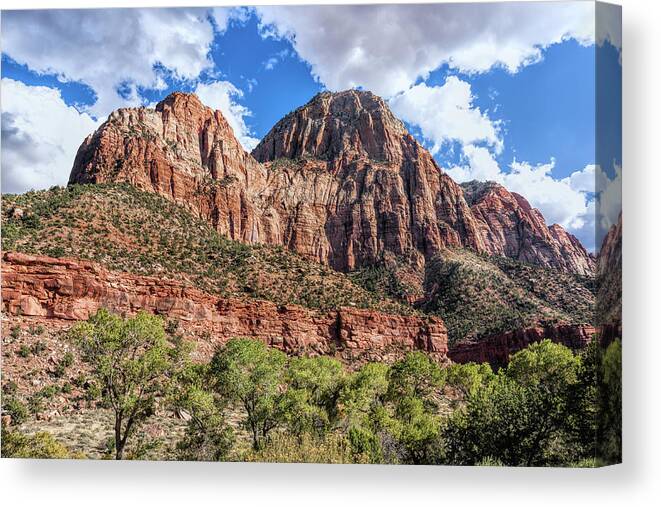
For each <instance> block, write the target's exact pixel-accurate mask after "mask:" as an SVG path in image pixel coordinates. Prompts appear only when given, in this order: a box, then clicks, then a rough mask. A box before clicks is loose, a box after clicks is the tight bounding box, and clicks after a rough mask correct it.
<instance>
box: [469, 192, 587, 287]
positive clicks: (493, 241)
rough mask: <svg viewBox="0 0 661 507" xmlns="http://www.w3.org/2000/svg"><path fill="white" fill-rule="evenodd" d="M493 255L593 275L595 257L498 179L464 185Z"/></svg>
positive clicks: (481, 233)
mask: <svg viewBox="0 0 661 507" xmlns="http://www.w3.org/2000/svg"><path fill="white" fill-rule="evenodd" d="M462 188H463V189H464V196H465V197H466V200H467V201H468V202H469V203H470V207H471V211H472V212H473V214H474V215H475V217H476V219H477V222H478V224H479V230H480V235H481V237H482V240H483V242H484V244H485V245H487V251H488V252H489V253H490V254H494V255H501V256H504V257H511V258H513V259H517V260H520V261H523V262H528V263H531V264H537V265H539V266H545V267H548V268H555V269H561V270H563V271H568V272H571V273H578V274H582V275H588V274H592V273H593V270H594V260H593V259H592V257H590V254H589V253H588V252H587V250H585V248H584V247H583V245H581V243H580V241H579V240H578V239H577V238H576V237H575V236H573V235H571V234H569V233H568V232H567V231H565V230H564V229H563V228H562V227H561V226H560V225H558V224H554V225H551V226H550V227H549V226H547V225H546V222H545V221H544V217H543V216H542V214H541V213H540V212H539V210H537V209H535V208H533V207H532V206H530V203H529V202H528V201H526V199H525V198H524V197H523V196H521V195H519V194H517V193H514V192H509V191H508V190H507V189H506V188H505V187H503V186H502V185H499V184H498V183H494V182H486V183H481V182H477V181H471V182H468V183H464V184H463V185H462Z"/></svg>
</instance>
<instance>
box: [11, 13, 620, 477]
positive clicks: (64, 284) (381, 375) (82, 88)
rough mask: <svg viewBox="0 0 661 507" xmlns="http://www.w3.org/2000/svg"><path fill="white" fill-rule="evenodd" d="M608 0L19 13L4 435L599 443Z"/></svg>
mask: <svg viewBox="0 0 661 507" xmlns="http://www.w3.org/2000/svg"><path fill="white" fill-rule="evenodd" d="M620 13H621V10H620V8H619V7H617V6H613V5H608V4H602V3H595V2H583V1H577V2H525V3H520V2H516V3H488V4H484V3H480V4H471V3H447V4H444V3H437V4H424V5H423V4H421V5H415V4H406V5H397V4H390V5H378V4H371V5H343V6H332V5H318V4H314V5H298V6H259V7H251V6H242V7H238V6H237V7H219V8H208V7H203V8H202V7H201V8H151V9H112V8H107V9H87V10H57V9H55V10H6V11H3V12H2V16H1V18H2V147H1V149H2V457H3V458H68V459H95V460H96V459H117V460H185V461H257V462H281V463H284V462H302V463H344V464H399V465H418V464H422V465H487V466H553V467H597V466H603V465H608V464H615V463H619V462H620V461H621V458H622V438H621V421H622V414H621V405H622V401H621V396H622V395H621V358H622V317H621V301H622V294H621V287H622V284H621V277H622V274H621V265H622V263H621V258H622V254H621V252H622V248H621V247H622V215H621V182H622V149H621V135H622V133H621V123H622V122H621V113H622V111H621V81H622V78H621V72H622V42H621V29H620V27H621V21H620Z"/></svg>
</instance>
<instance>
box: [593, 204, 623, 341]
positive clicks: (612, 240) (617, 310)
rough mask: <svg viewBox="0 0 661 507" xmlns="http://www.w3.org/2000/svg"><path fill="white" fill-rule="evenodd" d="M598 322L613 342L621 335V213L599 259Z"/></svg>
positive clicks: (610, 230) (611, 229)
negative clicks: (607, 331) (606, 330)
mask: <svg viewBox="0 0 661 507" xmlns="http://www.w3.org/2000/svg"><path fill="white" fill-rule="evenodd" d="M596 285H597V295H596V298H595V299H596V307H597V321H598V322H599V323H600V324H602V325H603V326H604V328H605V329H608V330H609V335H608V336H604V339H605V340H606V341H608V342H609V343H610V341H612V340H613V339H614V338H618V337H621V336H622V214H621V213H620V216H619V219H618V221H617V223H615V224H613V225H612V226H611V227H610V229H609V230H608V233H607V234H606V236H605V237H604V239H603V241H602V244H601V248H600V249H599V255H598V256H597V273H596Z"/></svg>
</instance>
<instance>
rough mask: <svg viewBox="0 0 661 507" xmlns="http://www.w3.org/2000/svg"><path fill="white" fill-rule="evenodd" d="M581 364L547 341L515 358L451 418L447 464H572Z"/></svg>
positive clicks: (447, 440)
mask: <svg viewBox="0 0 661 507" xmlns="http://www.w3.org/2000/svg"><path fill="white" fill-rule="evenodd" d="M580 365H581V361H580V358H579V357H578V356H575V355H574V354H572V352H571V351H570V350H569V349H567V348H566V347H564V346H562V345H558V344H554V343H551V342H550V341H548V340H545V341H542V342H540V343H535V344H532V345H530V346H529V347H528V348H527V349H524V350H522V351H520V352H518V353H516V354H515V355H514V356H513V357H512V359H511V361H510V363H509V365H508V367H507V369H506V370H501V371H500V372H499V374H498V375H496V376H495V377H494V378H493V379H492V380H491V381H490V382H489V383H488V384H487V385H486V386H485V387H483V388H481V389H477V390H476V391H474V392H473V393H472V394H470V395H469V396H468V402H467V406H466V408H465V410H459V411H457V412H455V413H454V414H453V415H452V416H451V417H450V419H449V421H448V423H447V425H446V428H445V430H444V437H445V441H446V446H447V452H448V458H449V461H450V462H451V463H454V464H466V465H473V464H476V463H478V462H480V460H482V459H484V458H485V457H490V458H492V459H496V460H499V461H500V462H502V463H503V464H505V465H513V466H533V465H553V464H560V463H563V462H566V461H570V460H572V459H574V458H575V457H576V456H575V455H574V454H573V451H572V445H571V444H570V435H571V427H569V422H570V417H569V416H570V415H571V413H572V409H573V405H572V403H571V401H572V399H573V398H572V397H573V394H574V392H575V388H576V387H577V385H578V383H579V371H580Z"/></svg>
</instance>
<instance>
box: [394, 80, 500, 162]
mask: <svg viewBox="0 0 661 507" xmlns="http://www.w3.org/2000/svg"><path fill="white" fill-rule="evenodd" d="M389 104H390V107H391V108H392V110H393V111H394V113H395V114H396V115H397V116H399V117H400V118H401V119H403V120H404V121H406V122H408V123H410V124H413V125H417V126H418V127H420V128H421V129H422V132H423V134H424V137H426V138H427V139H429V140H431V141H432V142H433V143H434V146H433V148H432V150H431V151H432V153H436V152H437V151H438V150H439V149H440V148H441V146H442V145H443V144H444V143H445V142H447V141H459V142H460V143H461V144H462V145H468V144H474V143H477V142H480V141H483V142H485V143H487V144H488V145H490V146H493V147H494V148H495V149H496V152H498V153H499V152H500V151H501V150H502V148H503V142H502V140H501V139H500V137H499V126H498V123H497V122H493V121H491V120H490V119H489V117H488V116H487V115H486V114H485V113H483V112H482V111H480V109H479V108H478V107H474V106H473V94H472V92H471V86H470V84H469V83H467V82H465V81H462V80H461V79H459V78H457V77H456V76H450V77H448V78H447V80H446V81H445V83H444V84H443V86H427V85H426V84H425V83H420V84H418V85H416V86H414V87H412V88H410V89H408V90H407V91H405V92H403V93H401V94H399V95H396V96H395V97H393V98H392V99H390V101H389Z"/></svg>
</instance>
